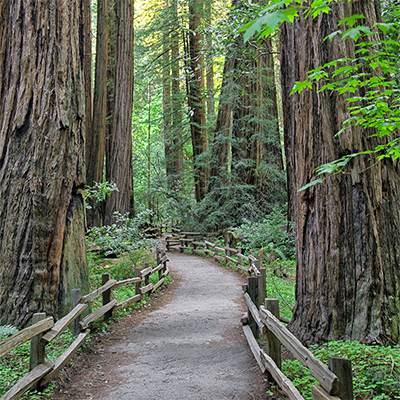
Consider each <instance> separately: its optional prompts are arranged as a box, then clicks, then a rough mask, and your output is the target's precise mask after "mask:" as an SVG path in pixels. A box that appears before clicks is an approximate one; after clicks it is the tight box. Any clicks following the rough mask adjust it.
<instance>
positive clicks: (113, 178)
mask: <svg viewBox="0 0 400 400" xmlns="http://www.w3.org/2000/svg"><path fill="white" fill-rule="evenodd" d="M132 6H133V4H132V1H131V0H120V1H118V2H116V17H117V49H116V65H115V79H114V93H115V97H114V110H113V115H112V132H111V136H110V138H109V154H108V171H107V180H108V181H109V182H113V183H115V184H116V185H117V187H118V192H114V193H113V194H112V195H111V196H110V197H109V198H108V200H107V203H106V213H105V223H106V224H110V223H112V222H113V214H114V213H115V212H120V213H128V214H131V213H132V211H133V192H132V186H133V182H132V181H133V176H132V108H133V8H132Z"/></svg>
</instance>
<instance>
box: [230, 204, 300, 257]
mask: <svg viewBox="0 0 400 400" xmlns="http://www.w3.org/2000/svg"><path fill="white" fill-rule="evenodd" d="M287 228H288V221H287V218H286V213H285V212H284V211H283V210H282V209H281V208H276V209H274V210H273V212H272V213H271V214H269V215H268V216H267V217H265V218H264V219H262V220H260V221H258V222H257V221H251V220H246V221H245V222H244V223H243V224H242V225H241V226H239V227H238V228H235V229H233V231H234V233H235V236H237V237H239V238H240V239H241V242H240V247H241V248H243V249H245V250H247V251H250V250H255V249H256V250H259V249H264V252H265V254H267V255H268V254H269V255H274V256H275V257H277V258H281V259H291V258H293V257H294V255H295V242H294V237H293V235H292V234H291V233H288V229H287Z"/></svg>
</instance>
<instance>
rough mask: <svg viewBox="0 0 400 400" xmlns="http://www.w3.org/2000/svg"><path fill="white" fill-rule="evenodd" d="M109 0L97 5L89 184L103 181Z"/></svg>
mask: <svg viewBox="0 0 400 400" xmlns="http://www.w3.org/2000/svg"><path fill="white" fill-rule="evenodd" d="M107 16H108V0H99V1H98V3H97V41H96V69H95V86H94V99H93V125H92V130H91V135H90V141H88V146H87V147H86V148H87V151H86V159H87V183H88V185H93V184H94V183H95V182H101V181H102V180H103V172H104V157H105V151H106V131H107V123H106V119H107V68H108V41H109V35H108V18H107Z"/></svg>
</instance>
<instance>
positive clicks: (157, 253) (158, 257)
mask: <svg viewBox="0 0 400 400" xmlns="http://www.w3.org/2000/svg"><path fill="white" fill-rule="evenodd" d="M156 261H157V267H158V266H159V265H160V261H161V250H160V248H159V247H158V246H156Z"/></svg>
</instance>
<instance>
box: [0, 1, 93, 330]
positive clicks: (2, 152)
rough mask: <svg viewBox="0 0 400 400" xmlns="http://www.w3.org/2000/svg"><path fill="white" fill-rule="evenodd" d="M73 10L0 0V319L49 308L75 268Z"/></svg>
mask: <svg viewBox="0 0 400 400" xmlns="http://www.w3.org/2000/svg"><path fill="white" fill-rule="evenodd" d="M82 10H83V0H68V1H55V0H43V1H41V2H36V1H25V2H21V1H17V0H8V1H7V2H1V4H0V16H1V24H0V76H1V79H0V82H1V83H0V98H1V102H0V282H1V285H0V324H5V323H11V324H15V325H18V326H23V325H25V324H26V323H27V322H28V321H29V320H30V318H31V316H32V314H33V313H35V312H39V311H43V312H46V313H47V314H49V315H55V314H56V313H57V311H58V304H59V301H60V299H61V300H62V299H63V297H64V294H65V293H67V292H69V291H70V289H71V287H69V285H68V279H69V278H72V277H73V278H74V282H73V285H74V287H78V286H82V278H84V275H85V271H86V269H85V265H86V263H85V253H84V244H83V243H84V229H83V228H84V225H83V202H82V196H81V193H80V189H81V188H82V187H83V185H84V170H83V169H84V165H85V163H84V159H83V158H84V138H85V123H86V117H85V114H86V112H85V108H86V107H85V96H84V88H85V85H84V83H85V82H84V49H83V46H82V42H81V41H80V38H81V37H82V31H81V29H82V27H83V15H82ZM16 21H18V23H16ZM73 242H79V243H80V246H79V247H77V248H74V251H73V252H72V253H71V252H70V251H69V249H70V248H71V243H73ZM71 256H72V257H73V258H72V259H70V260H68V259H66V258H68V257H71ZM71 260H72V262H70V261H71Z"/></svg>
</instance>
